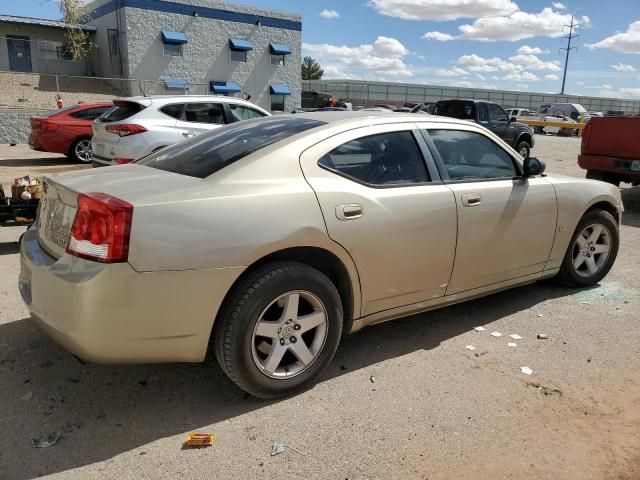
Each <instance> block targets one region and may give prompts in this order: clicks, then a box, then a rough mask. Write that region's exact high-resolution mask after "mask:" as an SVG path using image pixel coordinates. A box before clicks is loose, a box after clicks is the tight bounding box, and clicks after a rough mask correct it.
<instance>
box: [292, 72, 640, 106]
mask: <svg viewBox="0 0 640 480" xmlns="http://www.w3.org/2000/svg"><path fill="white" fill-rule="evenodd" d="M302 90H303V91H315V92H322V93H327V94H329V95H334V96H335V97H336V98H338V99H339V100H340V101H344V102H351V103H352V104H353V106H354V107H356V106H363V107H371V106H374V105H376V104H393V105H397V106H402V105H404V104H405V103H421V102H437V101H438V100H445V99H450V98H468V99H476V100H489V101H493V102H496V103H499V104H500V105H502V106H503V107H504V108H514V107H519V108H527V109H530V110H534V111H535V110H537V109H538V107H539V106H540V105H542V104H545V103H579V104H581V105H582V106H583V107H584V108H585V109H587V110H588V111H593V112H605V113H606V112H624V113H625V114H637V113H638V112H640V100H628V99H620V98H601V97H588V96H581V95H556V94H549V93H533V92H514V91H508V90H485V89H479V88H461V87H439V86H430V85H407V84H400V83H386V82H361V81H357V80H303V81H302Z"/></svg>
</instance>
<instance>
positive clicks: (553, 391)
mask: <svg viewBox="0 0 640 480" xmlns="http://www.w3.org/2000/svg"><path fill="white" fill-rule="evenodd" d="M527 386H528V387H535V388H537V389H538V390H540V391H541V392H542V393H543V394H545V395H560V396H562V390H560V389H558V388H549V387H545V386H544V385H541V384H539V383H537V382H527Z"/></svg>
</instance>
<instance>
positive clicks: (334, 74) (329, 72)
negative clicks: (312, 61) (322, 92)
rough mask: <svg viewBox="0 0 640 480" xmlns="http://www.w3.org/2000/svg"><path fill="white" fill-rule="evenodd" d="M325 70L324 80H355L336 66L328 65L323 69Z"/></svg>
mask: <svg viewBox="0 0 640 480" xmlns="http://www.w3.org/2000/svg"><path fill="white" fill-rule="evenodd" d="M323 70H324V74H323V75H322V78H326V79H329V80H331V79H339V80H342V79H343V80H348V79H352V78H354V77H353V75H351V74H349V73H346V72H345V71H344V70H343V69H342V68H340V67H338V66H336V65H327V66H326V67H323Z"/></svg>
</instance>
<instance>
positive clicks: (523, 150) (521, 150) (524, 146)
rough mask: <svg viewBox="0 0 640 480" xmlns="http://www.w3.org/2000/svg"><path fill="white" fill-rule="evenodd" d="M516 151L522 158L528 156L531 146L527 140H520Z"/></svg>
mask: <svg viewBox="0 0 640 480" xmlns="http://www.w3.org/2000/svg"><path fill="white" fill-rule="evenodd" d="M516 151H517V152H518V154H519V155H520V156H521V157H522V158H523V159H525V158H529V155H530V154H531V146H530V145H529V144H528V143H527V142H520V143H519V144H518V146H517V147H516Z"/></svg>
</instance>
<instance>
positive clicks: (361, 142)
mask: <svg viewBox="0 0 640 480" xmlns="http://www.w3.org/2000/svg"><path fill="white" fill-rule="evenodd" d="M318 165H320V166H322V167H324V168H327V169H329V170H332V171H334V172H338V173H340V174H342V175H344V176H346V177H349V178H352V179H354V180H356V181H358V182H363V183H366V184H369V185H394V184H405V183H423V182H428V181H429V176H428V174H427V167H426V164H425V161H424V158H423V157H422V153H421V152H420V149H419V148H418V144H417V143H416V140H415V139H414V138H413V134H412V133H411V132H409V131H404V132H389V133H380V134H377V135H370V136H367V137H362V138H358V139H356V140H351V141H350V142H347V143H344V144H342V145H340V146H339V147H337V148H335V149H333V150H332V151H331V152H329V153H327V154H326V155H324V156H323V157H322V158H320V160H319V161H318Z"/></svg>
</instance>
